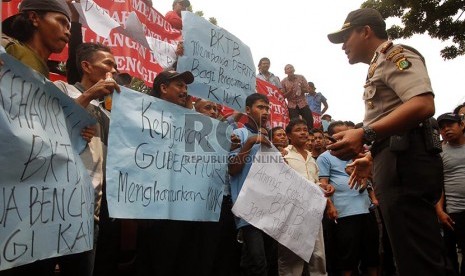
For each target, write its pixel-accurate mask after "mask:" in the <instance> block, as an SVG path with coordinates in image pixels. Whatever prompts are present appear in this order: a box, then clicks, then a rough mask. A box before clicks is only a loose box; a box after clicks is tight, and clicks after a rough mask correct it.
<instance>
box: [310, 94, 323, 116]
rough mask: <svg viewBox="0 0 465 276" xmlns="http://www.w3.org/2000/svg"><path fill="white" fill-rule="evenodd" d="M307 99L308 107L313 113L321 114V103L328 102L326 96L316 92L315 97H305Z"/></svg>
mask: <svg viewBox="0 0 465 276" xmlns="http://www.w3.org/2000/svg"><path fill="white" fill-rule="evenodd" d="M305 98H306V99H307V103H308V106H309V107H310V110H311V111H312V112H315V113H318V114H321V103H322V102H326V98H325V96H323V94H321V93H320V92H316V93H315V95H310V94H307V95H305Z"/></svg>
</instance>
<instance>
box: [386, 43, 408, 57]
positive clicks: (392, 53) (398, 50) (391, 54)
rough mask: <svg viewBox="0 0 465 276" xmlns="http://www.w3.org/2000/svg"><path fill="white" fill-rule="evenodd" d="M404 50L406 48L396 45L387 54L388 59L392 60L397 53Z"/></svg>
mask: <svg viewBox="0 0 465 276" xmlns="http://www.w3.org/2000/svg"><path fill="white" fill-rule="evenodd" d="M403 51H404V48H402V47H401V46H399V47H395V48H394V49H392V51H391V52H390V53H389V54H388V55H387V56H386V60H391V59H392V58H393V57H395V56H396V55H398V54H400V53H402V52H403Z"/></svg>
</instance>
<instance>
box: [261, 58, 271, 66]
mask: <svg viewBox="0 0 465 276" xmlns="http://www.w3.org/2000/svg"><path fill="white" fill-rule="evenodd" d="M265 60H267V61H268V62H270V59H269V58H267V57H262V58H261V59H260V61H259V62H258V66H260V64H262V62H263V61H265Z"/></svg>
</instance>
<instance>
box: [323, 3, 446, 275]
mask: <svg viewBox="0 0 465 276" xmlns="http://www.w3.org/2000/svg"><path fill="white" fill-rule="evenodd" d="M328 38H329V40H330V41H331V42H332V43H342V49H343V50H344V51H345V53H346V54H347V58H348V60H349V63H350V64H356V63H359V62H362V63H366V64H369V65H370V67H369V69H368V74H367V78H366V79H367V80H366V83H365V92H364V94H363V99H364V101H365V119H364V122H363V128H362V129H353V130H347V131H343V132H340V133H337V134H335V135H334V136H333V137H334V138H335V139H337V140H338V141H337V142H336V143H334V144H332V145H330V146H328V149H329V150H331V153H332V154H334V155H335V156H337V157H338V158H340V159H345V160H347V159H350V158H353V157H355V156H356V155H358V154H359V153H360V152H361V151H362V148H363V144H364V143H373V142H374V144H373V146H372V149H371V154H368V155H366V156H365V157H363V158H360V159H357V160H356V161H355V162H354V163H353V166H354V167H355V171H354V173H353V174H352V176H353V177H352V180H353V181H352V184H353V183H355V182H357V181H361V180H362V179H363V178H366V177H367V176H368V174H369V172H371V166H370V164H372V163H371V162H372V160H373V159H374V160H373V166H374V183H375V185H376V187H375V192H376V195H377V197H378V200H379V204H380V208H381V212H382V214H383V217H384V220H385V223H386V228H387V231H388V233H389V237H390V239H391V243H392V247H393V252H394V257H395V260H396V264H397V267H398V273H399V275H401V276H403V275H446V274H447V273H448V271H450V270H451V268H450V267H449V266H448V264H447V258H446V252H445V248H444V245H443V243H442V238H441V235H440V228H439V223H438V221H437V217H436V213H435V209H434V205H435V204H436V203H437V201H438V200H439V198H440V196H441V183H442V179H443V172H442V164H441V158H440V156H439V155H438V151H439V150H440V149H438V145H437V144H439V143H434V137H432V135H431V133H434V132H433V129H432V128H431V121H430V120H428V118H430V117H431V116H432V115H433V114H434V95H433V92H432V91H433V90H432V88H431V83H430V80H429V77H428V73H427V71H426V67H425V63H424V59H423V57H422V56H421V55H420V54H419V53H418V51H416V50H415V49H413V48H411V47H408V46H405V45H394V44H393V42H392V41H389V40H388V36H387V33H386V23H385V22H384V19H383V17H382V16H381V14H380V13H379V12H378V11H377V10H374V9H368V8H363V9H358V10H355V11H352V12H350V13H349V15H348V16H347V18H346V20H345V22H344V25H343V27H342V29H341V30H339V31H337V32H335V33H332V34H329V35H328ZM386 107H389V108H386ZM437 140H438V139H437ZM426 141H430V142H431V143H430V144H428V143H426ZM428 145H430V146H428ZM392 164H396V166H393V165H392ZM450 273H452V274H451V275H453V272H452V271H450Z"/></svg>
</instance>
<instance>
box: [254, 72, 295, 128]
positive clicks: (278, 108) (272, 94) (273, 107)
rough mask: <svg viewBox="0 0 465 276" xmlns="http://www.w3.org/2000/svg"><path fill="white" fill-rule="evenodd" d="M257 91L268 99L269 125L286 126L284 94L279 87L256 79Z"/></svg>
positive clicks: (287, 115)
mask: <svg viewBox="0 0 465 276" xmlns="http://www.w3.org/2000/svg"><path fill="white" fill-rule="evenodd" d="M257 92H258V93H260V94H264V95H266V96H267V97H268V100H270V121H269V122H270V127H272V128H273V127H276V126H282V127H284V128H285V127H286V126H287V124H288V123H289V112H288V111H287V104H286V101H285V100H284V96H283V95H282V94H281V92H280V91H279V89H278V88H277V87H276V86H274V85H272V84H271V83H269V82H266V81H264V80H261V79H257Z"/></svg>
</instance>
